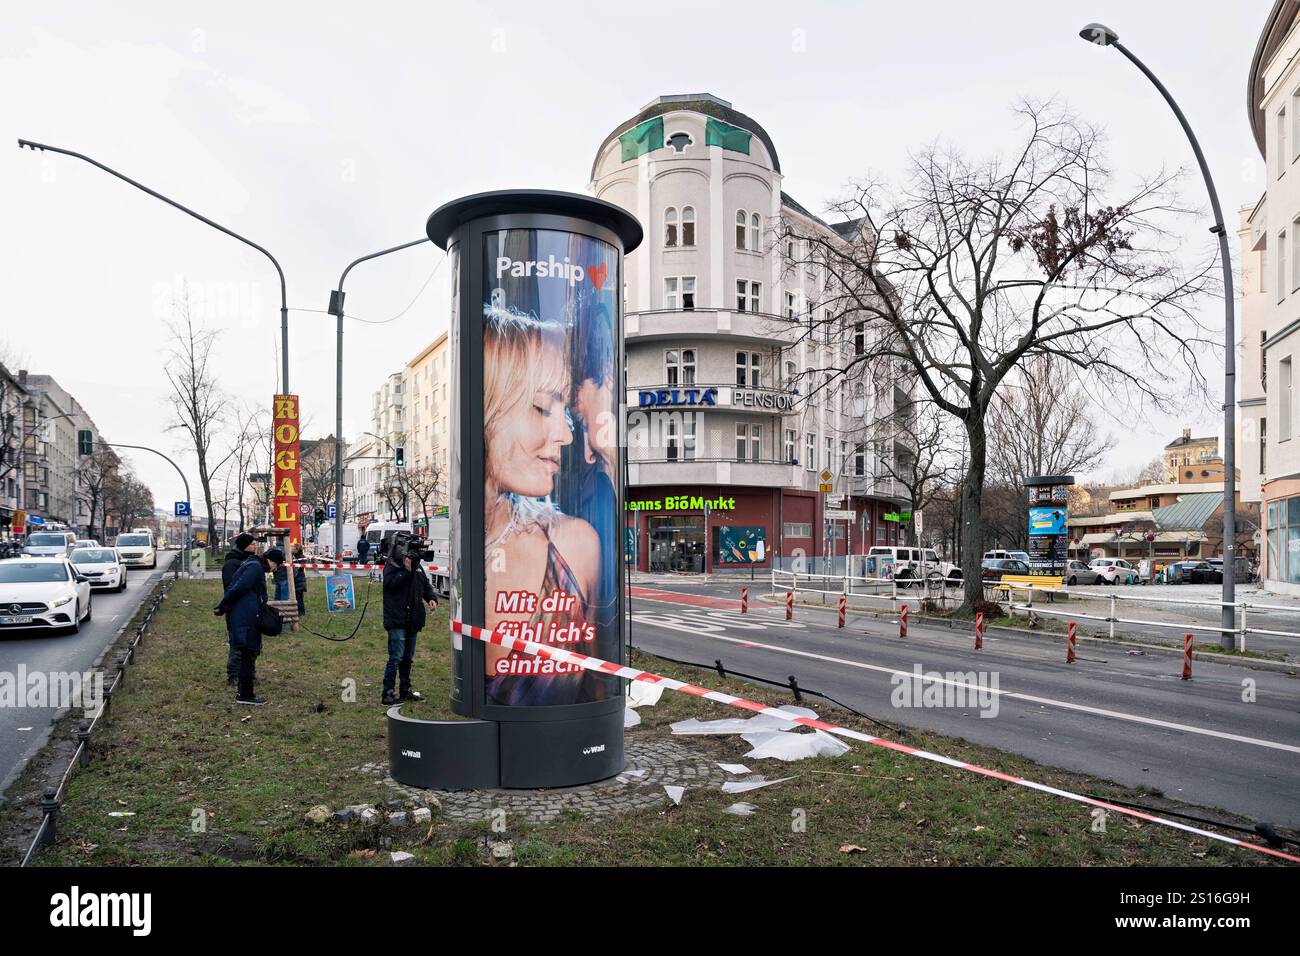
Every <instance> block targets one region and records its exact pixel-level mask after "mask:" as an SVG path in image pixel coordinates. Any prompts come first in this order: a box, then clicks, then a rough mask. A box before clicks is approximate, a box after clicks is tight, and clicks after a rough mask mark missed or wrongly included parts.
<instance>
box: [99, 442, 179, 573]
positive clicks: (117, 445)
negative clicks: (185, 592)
mask: <svg viewBox="0 0 1300 956" xmlns="http://www.w3.org/2000/svg"><path fill="white" fill-rule="evenodd" d="M100 444H101V445H108V446H109V447H110V448H135V449H137V450H139V451H151V452H153V453H154V454H155V455H157V456H158V457H159V458H161V459H163V460H164V461H166V462H167V464H169V465H171V466H172V467H173V468H175V469H176V474H178V475H180V476H181V483H182V484H183V485H185V504H186V505H187V506H188V507H187V510H188V511H189V514H187V515H186V516H185V552H184V562H185V573H186V574H189V573H190V571H191V570H192V566H191V564H190V541H191V540H192V539H193V537H194V501H193V500H192V499H191V498H190V482H189V479H188V478H186V477H185V472H183V471H181V467H180V465H178V464H176V462H174V461H172V460H171V459H170V458H168V457H167V456H166V455H164V454H163V453H162V452H160V451H159V450H158V449H157V448H150V447H149V446H148V445H125V444H123V443H122V442H116V441H101V442H100ZM176 576H177V577H179V576H180V572H179V571H177V572H176Z"/></svg>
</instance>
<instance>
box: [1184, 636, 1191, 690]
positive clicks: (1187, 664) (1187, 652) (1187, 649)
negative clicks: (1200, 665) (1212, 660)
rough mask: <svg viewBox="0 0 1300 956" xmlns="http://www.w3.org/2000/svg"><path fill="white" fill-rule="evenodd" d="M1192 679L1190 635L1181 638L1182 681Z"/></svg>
mask: <svg viewBox="0 0 1300 956" xmlns="http://www.w3.org/2000/svg"><path fill="white" fill-rule="evenodd" d="M1191 679H1192V635H1190V634H1188V635H1187V636H1186V637H1184V638H1183V680H1191Z"/></svg>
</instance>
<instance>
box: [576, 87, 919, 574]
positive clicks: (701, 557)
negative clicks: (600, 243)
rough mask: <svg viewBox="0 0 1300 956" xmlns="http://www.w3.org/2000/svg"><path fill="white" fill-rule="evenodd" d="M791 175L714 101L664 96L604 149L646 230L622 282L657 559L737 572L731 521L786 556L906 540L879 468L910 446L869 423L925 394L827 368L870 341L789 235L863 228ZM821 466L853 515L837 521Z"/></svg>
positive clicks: (604, 178) (605, 169)
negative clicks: (831, 304) (883, 437)
mask: <svg viewBox="0 0 1300 956" xmlns="http://www.w3.org/2000/svg"><path fill="white" fill-rule="evenodd" d="M784 182H785V176H784V174H783V172H782V170H781V163H780V160H779V158H778V156H777V151H776V147H775V144H774V143H773V141H772V139H771V137H770V136H769V135H768V133H767V132H766V131H765V130H764V129H763V128H762V127H761V126H760V125H759V124H758V123H757V122H755V121H754V120H753V119H751V118H750V117H748V116H746V115H744V114H742V113H739V112H737V111H736V110H734V109H732V107H731V104H730V103H727V102H726V101H725V100H721V99H718V98H717V97H715V96H712V95H709V94H693V95H685V96H661V97H659V98H657V99H655V100H654V101H652V102H651V103H649V104H647V105H646V106H645V107H644V108H643V109H642V110H641V112H640V113H638V114H637V115H636V116H633V117H631V118H630V119H628V120H626V121H624V122H623V123H620V124H619V125H618V126H617V127H616V128H615V129H614V131H613V132H611V133H610V134H609V135H608V136H607V137H606V138H605V140H604V142H603V143H601V145H600V147H599V148H598V149H597V151H596V158H595V162H594V163H593V166H592V172H591V181H590V183H589V185H588V191H589V192H590V193H591V194H592V195H593V196H595V197H597V198H599V199H603V200H606V201H608V202H612V203H614V204H616V205H619V206H621V207H623V208H624V209H626V210H628V211H629V212H631V213H632V214H633V215H635V216H636V217H637V219H638V220H639V221H640V222H641V225H642V227H643V228H644V230H645V235H646V238H645V241H644V242H643V243H642V244H641V246H640V247H638V248H637V249H636V250H635V251H634V252H633V253H632V254H631V255H629V256H628V257H627V263H626V275H625V288H624V294H625V300H626V314H627V319H626V327H625V334H626V349H627V352H626V374H627V388H628V392H627V401H628V407H629V409H630V412H629V422H628V424H629V430H628V483H629V487H628V490H627V495H626V497H627V500H628V502H629V504H630V506H631V507H630V511H629V515H628V516H627V526H628V527H629V528H633V529H635V530H634V535H635V540H636V551H637V554H636V561H637V566H638V567H640V568H642V569H647V568H654V569H674V570H704V569H710V570H711V569H713V568H714V566H715V565H719V564H721V565H723V566H725V564H726V563H727V560H728V556H727V555H726V553H725V551H724V549H722V548H721V547H720V543H721V540H722V534H723V531H724V529H726V528H727V527H728V526H731V527H732V528H733V529H741V532H743V534H745V535H747V536H748V538H749V539H750V540H752V539H754V538H757V537H759V536H760V535H761V537H762V538H763V539H764V541H765V546H766V548H765V550H766V553H767V555H771V554H772V552H773V551H775V552H777V553H778V554H779V555H780V556H781V558H782V563H783V564H786V565H788V564H789V562H790V560H791V559H793V558H797V557H800V556H812V555H822V554H825V553H827V551H829V552H830V553H832V554H839V555H843V554H845V553H853V554H860V553H863V552H864V550H865V549H866V548H868V547H870V546H871V545H873V544H886V543H888V544H894V543H897V542H898V541H899V538H900V534H899V525H898V523H897V522H891V521H888V520H885V515H886V514H891V513H894V512H897V511H898V510H899V509H898V506H899V504H900V503H901V498H900V489H899V488H898V486H897V485H895V484H894V483H893V482H891V481H888V480H886V479H882V478H878V477H876V476H878V475H881V474H882V473H883V469H882V467H881V459H884V458H887V457H889V456H905V455H908V454H910V451H909V450H908V449H907V448H906V447H904V446H903V445H902V444H901V443H900V445H899V446H898V447H895V446H894V444H893V442H892V441H889V442H880V441H877V439H876V437H875V435H874V434H870V433H864V427H863V423H864V422H874V421H877V420H879V418H880V416H882V415H884V416H888V415H889V414H890V412H891V410H892V409H893V408H894V404H893V403H895V402H896V401H897V402H898V404H899V405H904V404H907V403H908V402H909V400H910V397H909V396H910V392H909V390H908V389H907V388H905V387H903V386H901V385H900V386H897V387H895V386H894V385H893V384H892V383H878V384H876V385H873V386H871V387H868V385H867V384H866V383H864V382H862V381H861V380H860V379H859V380H857V381H847V382H846V381H843V380H841V381H839V382H837V383H835V384H833V385H832V386H831V387H830V388H826V387H825V385H826V380H825V378H824V376H823V375H822V374H821V373H817V374H814V372H813V370H821V369H827V368H844V367H846V366H847V365H848V364H849V363H850V361H851V358H852V356H853V354H854V351H855V349H857V348H861V342H860V341H859V342H857V343H855V340H854V337H853V334H852V333H853V330H852V329H848V328H844V327H840V328H832V327H831V326H830V325H829V324H821V323H822V320H824V319H825V318H826V310H825V303H826V302H827V300H828V298H829V297H830V294H831V293H830V291H828V288H827V276H826V275H825V274H824V272H823V270H822V269H821V268H820V267H812V268H807V267H805V266H803V265H794V266H792V262H794V263H797V262H799V261H800V260H801V259H804V258H806V256H802V255H801V252H802V250H801V249H798V248H795V247H793V246H790V245H788V244H787V242H786V241H785V240H784V239H782V240H781V241H779V242H778V239H777V237H778V236H782V235H784V234H785V232H786V229H785V228H783V227H788V228H789V229H791V230H793V231H794V232H795V233H797V234H801V235H804V236H808V235H814V234H815V235H818V236H822V237H825V238H827V239H829V240H831V241H844V239H845V238H847V237H851V236H852V235H853V234H854V232H855V230H857V229H860V228H862V223H861V222H860V221H859V222H848V223H838V224H833V225H832V224H828V223H825V222H823V221H822V220H820V219H819V218H818V217H816V216H815V215H813V214H812V213H811V212H809V211H808V210H807V209H805V208H804V207H803V206H801V205H800V204H799V203H797V202H795V200H794V199H792V198H791V197H790V196H789V195H787V194H786V193H785V192H784V191H783V186H784ZM813 325H816V326H817V331H816V335H810V334H809V329H810V328H811V327H812V326H813ZM823 469H824V470H827V471H829V472H830V473H831V476H832V480H831V484H833V486H834V492H835V493H836V494H839V495H844V496H845V499H844V501H843V503H842V505H841V509H842V510H845V511H847V510H851V511H852V513H853V517H852V520H851V521H848V522H845V521H835V522H831V523H827V522H825V521H824V512H825V507H824V505H825V496H824V495H822V494H820V493H819V491H818V489H819V485H820V484H821V483H822V482H821V480H820V478H819V475H820V473H821V472H822V471H823ZM683 502H684V504H683ZM705 502H708V503H709V507H707V508H706V507H705V504H704V503H705ZM735 533H736V532H735V531H733V532H732V535H731V536H729V537H734V535H735ZM828 537H829V548H827V546H826V545H827V539H828ZM768 563H769V559H768V558H767V557H765V558H764V559H763V561H761V562H760V566H767V564H768Z"/></svg>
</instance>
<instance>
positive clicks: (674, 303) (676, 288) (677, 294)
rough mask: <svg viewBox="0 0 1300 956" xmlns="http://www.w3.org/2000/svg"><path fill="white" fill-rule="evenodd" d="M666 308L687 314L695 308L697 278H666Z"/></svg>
mask: <svg viewBox="0 0 1300 956" xmlns="http://www.w3.org/2000/svg"><path fill="white" fill-rule="evenodd" d="M664 308H665V309H668V310H670V311H676V310H678V309H682V310H685V311H687V312H689V311H691V310H692V309H694V308H695V276H665V277H664Z"/></svg>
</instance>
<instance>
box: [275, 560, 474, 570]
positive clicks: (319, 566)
mask: <svg viewBox="0 0 1300 956" xmlns="http://www.w3.org/2000/svg"><path fill="white" fill-rule="evenodd" d="M293 567H295V568H314V569H316V570H327V571H335V570H340V569H343V570H349V571H382V570H384V566H383V565H382V564H347V563H343V564H330V563H328V562H323V563H322V562H308V561H295V562H293ZM423 567H424V570H426V571H450V570H451V569H450V568H443V567H439V566H438V565H436V564H426V565H424V566H423Z"/></svg>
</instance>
